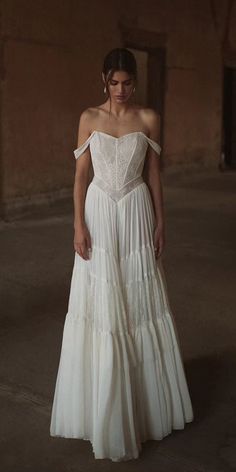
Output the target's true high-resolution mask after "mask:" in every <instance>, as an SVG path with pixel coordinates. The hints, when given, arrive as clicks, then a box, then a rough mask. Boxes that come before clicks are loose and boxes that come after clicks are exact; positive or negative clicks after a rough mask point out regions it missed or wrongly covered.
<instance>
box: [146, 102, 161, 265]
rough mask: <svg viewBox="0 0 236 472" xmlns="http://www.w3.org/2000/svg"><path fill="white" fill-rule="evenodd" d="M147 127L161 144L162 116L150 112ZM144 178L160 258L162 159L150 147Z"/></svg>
mask: <svg viewBox="0 0 236 472" xmlns="http://www.w3.org/2000/svg"><path fill="white" fill-rule="evenodd" d="M147 125H148V128H149V137H150V138H151V139H153V140H154V141H156V142H157V143H159V142H160V115H158V114H157V113H156V112H155V111H154V110H150V109H149V112H148V116H147ZM143 178H144V181H145V182H146V184H147V185H148V188H149V190H150V194H151V197H152V201H153V207H154V212H155V219H156V233H155V238H154V239H155V240H154V244H155V246H158V254H157V256H158V257H159V256H160V254H161V252H162V250H163V247H164V232H165V222H164V205H163V189H162V182H161V165H160V157H159V156H158V155H157V154H156V152H155V151H154V150H153V149H152V148H151V146H149V148H148V151H147V155H146V158H145V164H144V169H143Z"/></svg>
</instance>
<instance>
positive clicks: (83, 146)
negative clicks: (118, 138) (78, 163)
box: [73, 133, 93, 159]
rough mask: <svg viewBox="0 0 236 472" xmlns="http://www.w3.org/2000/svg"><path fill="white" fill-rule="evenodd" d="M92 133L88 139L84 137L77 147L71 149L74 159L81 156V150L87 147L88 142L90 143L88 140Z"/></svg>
mask: <svg viewBox="0 0 236 472" xmlns="http://www.w3.org/2000/svg"><path fill="white" fill-rule="evenodd" d="M92 135H93V133H92V134H90V136H89V137H88V139H86V141H85V142H84V143H83V144H81V146H79V147H78V148H77V149H75V150H74V151H73V153H74V156H75V159H78V157H80V156H81V154H83V152H84V151H85V150H86V149H87V147H88V145H89V143H90V140H91V137H92Z"/></svg>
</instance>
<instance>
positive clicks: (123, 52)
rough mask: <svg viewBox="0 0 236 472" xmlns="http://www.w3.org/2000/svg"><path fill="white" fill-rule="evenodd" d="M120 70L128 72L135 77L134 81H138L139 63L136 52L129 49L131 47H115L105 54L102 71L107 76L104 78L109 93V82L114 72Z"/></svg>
mask: <svg viewBox="0 0 236 472" xmlns="http://www.w3.org/2000/svg"><path fill="white" fill-rule="evenodd" d="M118 70H123V71H125V72H127V73H128V74H129V75H131V76H132V77H133V79H134V81H135V82H137V63H136V59H135V57H134V54H133V53H132V52H131V51H129V49H126V48H115V49H112V50H111V51H110V52H109V53H108V54H107V55H106V56H105V59H104V62H103V68H102V72H103V74H104V76H105V77H104V79H105V85H106V89H107V91H108V94H109V89H108V83H109V81H110V80H111V78H112V76H113V74H114V72H116V71H118Z"/></svg>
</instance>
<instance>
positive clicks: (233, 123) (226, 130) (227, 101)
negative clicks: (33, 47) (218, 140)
mask: <svg viewBox="0 0 236 472" xmlns="http://www.w3.org/2000/svg"><path fill="white" fill-rule="evenodd" d="M222 147H223V149H222V151H223V156H224V164H225V166H226V167H229V168H232V169H236V69H232V68H230V67H225V68H224V91H223V143H222Z"/></svg>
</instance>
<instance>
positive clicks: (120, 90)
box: [108, 70, 135, 103]
mask: <svg viewBox="0 0 236 472" xmlns="http://www.w3.org/2000/svg"><path fill="white" fill-rule="evenodd" d="M134 85H135V84H134V79H133V77H132V76H131V75H129V74H128V72H125V71H123V70H119V71H115V72H114V74H113V76H112V78H111V79H110V80H109V83H108V87H109V92H110V97H111V100H112V101H114V102H116V103H125V102H127V101H128V100H129V98H130V97H131V95H132V93H133V88H134Z"/></svg>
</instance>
